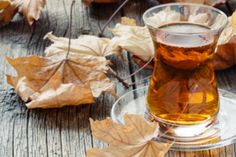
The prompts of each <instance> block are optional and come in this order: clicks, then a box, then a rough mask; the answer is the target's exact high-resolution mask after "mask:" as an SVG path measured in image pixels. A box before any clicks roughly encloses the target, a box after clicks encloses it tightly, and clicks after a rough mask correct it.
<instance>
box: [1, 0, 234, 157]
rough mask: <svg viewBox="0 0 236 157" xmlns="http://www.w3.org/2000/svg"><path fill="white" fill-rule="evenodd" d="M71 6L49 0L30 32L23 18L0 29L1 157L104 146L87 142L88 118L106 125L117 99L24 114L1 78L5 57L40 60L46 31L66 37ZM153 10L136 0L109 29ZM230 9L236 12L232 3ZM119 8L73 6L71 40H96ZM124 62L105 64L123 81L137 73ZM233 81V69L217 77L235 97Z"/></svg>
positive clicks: (229, 156)
mask: <svg viewBox="0 0 236 157" xmlns="http://www.w3.org/2000/svg"><path fill="white" fill-rule="evenodd" d="M71 1H72V0H48V1H47V5H46V7H45V9H44V10H43V13H42V15H41V17H40V20H39V21H38V22H36V23H35V24H34V25H33V26H32V27H29V26H28V25H27V23H26V22H25V21H24V20H22V18H21V16H17V17H16V18H15V19H14V20H13V22H11V23H10V24H9V25H7V26H5V27H2V28H0V48H1V49H0V157H44V156H45V157H84V156H85V155H86V150H87V149H88V148H91V147H98V148H102V147H105V146H106V145H105V144H104V143H102V142H100V141H98V140H96V139H94V138H93V137H92V136H91V131H90V126H89V117H92V118H93V119H104V118H105V117H107V116H109V115H110V110H111V106H112V104H113V103H114V101H115V98H113V97H112V96H110V95H109V94H104V95H102V96H101V97H100V98H99V99H97V102H96V103H95V104H93V105H87V106H86V105H83V106H80V107H65V108H62V109H50V110H42V109H37V110H28V109H27V108H26V107H25V106H24V103H23V102H22V101H21V100H20V98H19V97H18V96H17V95H16V94H15V92H14V90H13V89H11V87H9V86H8V85H7V83H6V80H5V76H4V75H5V74H6V73H8V74H14V73H15V72H14V71H13V70H12V68H11V67H9V65H8V64H7V63H6V60H5V56H11V57H19V56H26V55H43V52H44V50H45V48H46V47H47V46H49V44H50V42H49V41H48V40H43V37H44V35H45V34H46V33H48V32H50V31H53V33H54V34H55V35H57V36H66V37H68V35H69V34H68V33H69V32H68V26H69V20H68V17H69V12H70V4H71ZM156 4H157V2H156V1H155V0H147V1H140V0H134V1H132V2H130V3H129V4H128V5H127V6H126V7H125V8H124V9H123V10H122V11H121V13H119V14H118V15H117V16H116V17H115V18H114V20H113V21H112V22H111V24H110V25H109V27H113V26H114V25H115V24H116V23H117V22H119V21H120V17H121V16H130V17H134V18H136V19H137V20H138V21H139V24H142V21H141V15H142V13H143V12H144V11H145V10H146V9H147V8H149V7H150V6H153V5H156ZM230 4H231V5H232V6H235V5H234V3H233V2H231V3H230ZM117 5H118V4H112V5H105V6H102V5H92V6H91V7H90V8H86V7H85V6H84V5H82V3H81V1H80V0H77V1H76V5H75V10H74V11H73V14H74V16H73V17H74V18H73V29H72V34H73V38H76V37H78V36H79V35H80V34H98V33H99V32H100V31H101V28H102V26H103V25H104V24H105V22H106V20H107V19H108V18H109V16H110V15H111V14H112V12H113V11H114V9H115V8H117ZM105 35H106V36H111V33H109V31H106V32H105ZM124 57H125V58H126V61H122V60H120V59H118V58H117V57H110V58H109V59H111V61H112V63H113V65H112V68H113V69H114V70H115V71H117V73H118V75H119V76H121V77H126V76H128V75H130V73H132V72H134V71H135V70H137V68H138V67H137V66H136V65H135V64H134V63H133V62H132V60H131V56H130V55H129V54H127V53H124ZM148 75H150V71H145V70H144V71H142V72H140V73H138V74H137V75H135V76H134V77H132V78H130V79H128V80H127V81H128V82H130V83H137V82H140V80H142V79H143V78H145V77H146V76H148ZM235 77H236V69H235V67H233V68H231V69H229V70H226V71H223V72H217V80H218V84H219V87H220V88H224V89H228V90H231V91H234V92H236V80H235V79H234V78H235ZM113 79H114V78H113ZM114 80H115V79H114ZM138 86H139V85H137V86H133V88H137V87H138ZM133 88H130V89H129V90H131V89H133ZM126 91H127V90H126V89H125V88H124V87H123V86H122V85H121V84H120V83H117V93H118V95H121V94H123V93H125V92H126ZM167 156H168V157H235V156H236V155H235V146H233V145H232V146H229V147H223V148H221V149H216V150H212V151H204V152H174V151H170V153H169V154H168V155H167Z"/></svg>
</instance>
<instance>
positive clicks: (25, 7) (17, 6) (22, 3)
mask: <svg viewBox="0 0 236 157" xmlns="http://www.w3.org/2000/svg"><path fill="white" fill-rule="evenodd" d="M4 3H6V0H0V6H1V5H3V4H4ZM44 5H45V0H12V1H10V4H8V5H5V7H1V8H0V25H5V24H8V23H9V22H10V21H11V20H12V18H13V17H14V16H15V14H16V13H17V12H19V13H21V14H23V16H24V17H25V18H26V20H27V21H28V23H29V24H30V25H31V24H32V23H33V22H34V20H38V19H39V17H40V13H41V11H42V9H43V7H44Z"/></svg>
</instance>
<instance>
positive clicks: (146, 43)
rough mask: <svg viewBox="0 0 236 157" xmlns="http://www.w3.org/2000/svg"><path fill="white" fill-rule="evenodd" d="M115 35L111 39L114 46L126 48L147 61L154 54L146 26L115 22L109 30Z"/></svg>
mask: <svg viewBox="0 0 236 157" xmlns="http://www.w3.org/2000/svg"><path fill="white" fill-rule="evenodd" d="M111 31H112V33H113V34H114V35H115V37H114V38H113V39H112V42H113V43H114V44H113V45H114V48H116V49H119V48H118V47H120V49H121V50H122V49H123V50H126V51H128V52H131V53H133V54H134V55H136V56H139V57H140V58H141V59H143V60H144V61H148V60H149V59H150V58H151V56H153V54H154V47H153V43H152V39H151V37H150V34H149V31H148V29H147V28H146V27H140V26H128V25H122V24H117V25H116V26H115V28H114V29H112V30H111Z"/></svg>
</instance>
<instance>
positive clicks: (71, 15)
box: [66, 0, 75, 60]
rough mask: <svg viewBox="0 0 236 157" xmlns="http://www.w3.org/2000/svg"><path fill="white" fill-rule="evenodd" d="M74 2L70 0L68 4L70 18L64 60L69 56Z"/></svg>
mask: <svg viewBox="0 0 236 157" xmlns="http://www.w3.org/2000/svg"><path fill="white" fill-rule="evenodd" d="M74 4H75V0H73V1H72V3H71V6H70V19H69V44H68V50H67V53H66V60H67V59H68V57H69V53H70V45H71V34H72V20H73V7H74Z"/></svg>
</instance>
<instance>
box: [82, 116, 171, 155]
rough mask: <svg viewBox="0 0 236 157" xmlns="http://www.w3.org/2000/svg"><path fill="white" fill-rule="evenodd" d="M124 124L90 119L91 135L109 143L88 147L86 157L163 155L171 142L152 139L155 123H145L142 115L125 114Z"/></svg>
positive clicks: (156, 129)
mask: <svg viewBox="0 0 236 157" xmlns="http://www.w3.org/2000/svg"><path fill="white" fill-rule="evenodd" d="M124 121H125V122H124V125H121V124H116V123H114V122H112V120H111V119H109V118H108V119H106V120H103V121H93V120H90V123H91V129H92V133H93V136H94V137H96V138H97V139H99V140H102V141H104V142H106V143H108V144H109V147H108V148H105V149H100V150H99V149H95V148H93V149H90V150H89V151H88V153H87V157H100V156H101V157H121V156H122V157H130V156H135V157H164V155H165V154H166V153H167V151H168V150H169V149H170V147H171V144H167V143H158V142H157V141H153V138H155V137H156V136H157V134H158V124H157V123H151V124H149V123H147V122H146V121H145V120H144V118H143V117H142V116H139V115H125V117H124Z"/></svg>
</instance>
